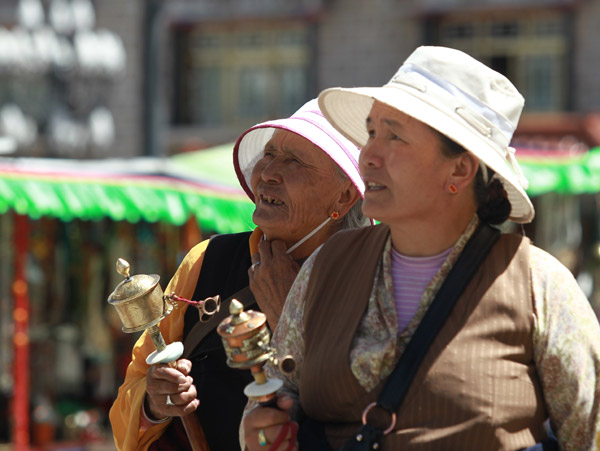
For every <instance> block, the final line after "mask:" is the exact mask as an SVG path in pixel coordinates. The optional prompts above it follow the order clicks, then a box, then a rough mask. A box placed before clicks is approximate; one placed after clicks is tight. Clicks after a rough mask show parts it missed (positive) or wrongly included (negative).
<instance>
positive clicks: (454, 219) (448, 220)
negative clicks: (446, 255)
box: [388, 211, 474, 257]
mask: <svg viewBox="0 0 600 451" xmlns="http://www.w3.org/2000/svg"><path fill="white" fill-rule="evenodd" d="M473 214H474V212H473V211H464V212H463V213H454V214H451V215H446V217H445V218H444V217H443V216H440V217H438V218H436V219H435V220H431V219H428V220H423V221H419V220H413V221H411V220H403V221H401V222H399V223H397V224H388V225H389V227H390V234H391V237H392V246H393V247H394V249H395V250H396V251H398V252H399V253H401V254H403V255H407V256H411V257H427V256H431V255H437V254H439V253H440V252H443V251H445V250H446V249H448V248H449V247H451V246H453V245H454V243H456V241H458V239H459V238H460V236H461V235H462V234H463V233H464V231H465V229H466V228H467V226H468V225H469V222H470V221H471V219H472V218H473Z"/></svg>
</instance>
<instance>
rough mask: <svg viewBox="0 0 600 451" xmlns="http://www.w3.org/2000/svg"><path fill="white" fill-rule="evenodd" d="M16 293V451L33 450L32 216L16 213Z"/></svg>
mask: <svg viewBox="0 0 600 451" xmlns="http://www.w3.org/2000/svg"><path fill="white" fill-rule="evenodd" d="M14 218H15V225H14V236H15V280H14V282H13V286H12V289H13V295H14V305H15V307H14V312H13V318H14V322H15V323H14V324H15V326H14V330H15V332H14V338H13V344H14V350H15V351H14V397H13V412H14V421H13V435H12V437H13V443H14V445H15V450H16V451H26V450H28V449H29V292H28V289H27V277H26V267H27V251H28V248H29V218H28V217H27V216H23V215H18V214H15V216H14Z"/></svg>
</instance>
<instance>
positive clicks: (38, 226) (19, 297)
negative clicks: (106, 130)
mask: <svg viewBox="0 0 600 451" xmlns="http://www.w3.org/2000/svg"><path fill="white" fill-rule="evenodd" d="M231 155H232V153H231V147H230V146H225V147H219V148H214V149H209V150H207V151H206V152H204V151H200V152H193V155H192V154H190V155H181V156H178V157H172V158H164V159H154V158H136V159H127V160H123V159H110V160H101V161H98V160H97V161H89V160H86V161H83V160H81V161H74V160H60V159H33V158H23V159H19V158H2V159H0V254H1V255H0V274H2V276H1V277H0V368H1V369H0V394H1V393H2V392H5V393H6V394H7V396H6V397H7V398H9V399H8V401H9V402H10V405H11V414H12V415H11V417H12V420H13V421H12V424H11V430H10V432H9V435H10V438H11V441H12V442H13V444H14V445H16V446H17V449H20V448H19V447H20V446H25V447H26V446H28V444H29V443H30V441H33V444H34V445H35V444H37V445H40V444H41V443H44V442H47V441H48V440H54V439H61V440H69V439H71V440H72V439H76V438H78V439H80V438H81V437H82V434H80V433H76V432H75V429H79V430H84V429H86V430H87V432H86V434H87V435H88V437H87V438H88V439H91V438H90V437H89V435H90V432H89V430H90V427H89V426H90V423H91V422H92V420H93V419H94V418H95V420H93V421H95V422H96V423H97V424H96V426H99V425H100V424H101V423H102V422H103V421H105V418H103V416H104V417H105V413H106V410H107V405H108V404H109V403H110V399H111V396H112V394H114V392H115V390H116V387H117V386H118V383H119V381H118V378H119V376H120V375H119V374H117V375H115V374H109V375H108V376H106V375H105V373H111V372H114V371H113V369H114V368H115V366H116V367H118V368H119V370H120V372H121V373H122V372H123V371H124V368H125V366H126V364H127V360H126V359H127V358H128V357H127V356H126V354H128V353H129V349H130V346H131V342H132V338H130V337H124V335H125V334H122V333H121V332H120V330H118V328H116V326H114V327H113V325H112V324H111V318H110V316H109V315H110V310H108V312H107V309H106V308H105V306H104V305H105V304H106V302H105V298H106V294H107V293H106V290H107V288H106V287H107V286H112V285H114V283H115V277H118V274H116V272H115V271H114V260H116V257H117V256H123V257H127V258H128V259H129V260H130V261H131V262H132V263H133V264H134V265H137V266H133V268H134V270H135V271H137V272H156V273H159V274H161V275H162V277H163V281H164V280H165V279H167V280H168V277H170V275H172V273H173V272H174V270H175V269H176V265H177V263H178V259H180V258H181V257H182V256H183V254H184V253H185V252H186V251H187V250H188V249H189V248H190V247H191V246H192V245H194V244H195V243H196V242H198V241H199V240H200V239H201V238H202V237H203V236H207V235H209V234H212V233H232V232H238V231H244V230H248V229H249V228H251V226H252V222H251V214H252V211H253V204H252V203H251V202H250V201H249V200H248V198H247V196H246V194H245V193H244V192H243V191H242V189H241V188H240V187H239V185H238V182H237V177H236V176H235V173H234V170H233V167H232V164H231ZM192 160H193V164H192V163H191V161H192ZM110 262H113V263H112V264H111V263H110ZM113 273H114V274H113ZM163 283H164V284H166V281H164V282H163ZM113 329H114V330H113ZM124 340H127V341H126V342H124ZM119 346H121V347H122V348H124V349H125V348H128V349H127V350H126V351H124V352H123V353H122V355H121V357H119V356H118V355H117V354H116V353H115V352H114V349H113V348H115V347H119ZM41 355H43V356H44V357H43V358H40V356H41ZM78 356H79V358H78ZM119 358H121V359H122V360H123V361H119V360H118V359H119ZM40 374H44V377H43V378H41V377H40ZM44 379H45V380H46V381H47V382H44ZM90 379H92V380H95V381H96V382H98V385H94V384H93V382H92V381H90ZM92 398H94V399H92ZM94 404H96V405H98V404H102V407H104V410H102V409H99V410H98V409H90V408H89V406H93V405H94ZM0 407H1V404H0ZM98 411H100V412H101V413H100V414H98V413H97V412H98ZM82 412H87V413H86V414H85V415H83V414H82ZM91 412H96V413H91ZM0 413H3V412H0ZM86 415H87V416H86ZM94 416H96V417H94ZM86 418H87V419H86ZM59 422H60V423H61V425H62V430H59V428H57V423H59ZM69 427H70V428H71V429H72V431H71V432H69V431H67V432H65V431H66V430H67V429H68V428H69ZM30 430H31V431H32V434H31V437H32V438H31V439H30V432H29V431H30ZM57 431H58V432H57ZM0 435H1V434H0ZM2 441H3V439H2V437H1V436H0V443H1V442H2Z"/></svg>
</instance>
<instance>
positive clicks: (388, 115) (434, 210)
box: [359, 102, 453, 225]
mask: <svg viewBox="0 0 600 451" xmlns="http://www.w3.org/2000/svg"><path fill="white" fill-rule="evenodd" d="M366 126H367V131H368V133H369V139H368V141H367V144H366V145H365V146H364V147H363V149H362V151H361V153H360V158H359V168H360V173H361V175H362V177H363V180H364V181H365V185H366V191H365V198H364V201H363V212H364V214H365V215H366V216H369V217H373V218H375V219H378V220H379V221H381V222H384V223H386V224H389V225H394V224H402V223H404V224H406V223H407V222H412V221H417V222H419V221H423V220H425V221H435V220H436V215H437V214H438V212H439V211H440V210H439V208H440V206H441V205H442V202H445V201H447V196H446V194H445V186H446V183H447V180H448V174H450V173H451V172H452V167H453V162H452V160H451V159H449V158H447V157H444V156H443V155H442V153H441V147H440V146H441V143H440V139H439V137H438V136H437V135H436V134H435V132H434V131H433V130H432V129H430V128H429V127H428V126H427V125H425V124H423V123H422V122H420V121H418V120H416V119H413V118H412V117H410V116H408V115H406V114H404V113H401V112H400V111H398V110H396V109H394V108H391V107H389V106H387V105H385V104H382V103H380V102H375V103H374V104H373V107H372V108H371V112H370V113H369V117H368V118H367V124H366ZM438 220H439V219H438Z"/></svg>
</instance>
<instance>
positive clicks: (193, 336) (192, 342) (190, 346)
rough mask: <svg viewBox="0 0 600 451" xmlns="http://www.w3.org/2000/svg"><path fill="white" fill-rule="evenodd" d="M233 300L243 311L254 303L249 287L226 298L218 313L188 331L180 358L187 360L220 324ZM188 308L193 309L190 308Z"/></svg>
mask: <svg viewBox="0 0 600 451" xmlns="http://www.w3.org/2000/svg"><path fill="white" fill-rule="evenodd" d="M233 299H237V300H238V301H240V302H241V303H242V304H243V305H244V310H248V308H249V307H251V306H252V305H254V304H255V303H256V299H254V295H253V294H252V291H250V287H249V286H248V287H244V288H242V289H241V290H239V291H237V292H236V293H234V294H233V295H231V296H230V297H228V298H227V299H226V300H225V301H223V302H221V307H220V308H219V311H218V312H216V313H215V314H214V315H212V316H211V317H210V319H209V320H208V321H204V322H202V321H198V322H197V323H196V324H194V327H192V329H191V330H190V331H189V333H188V334H187V336H186V337H185V340H183V354H182V356H181V357H182V358H184V359H187V358H188V357H189V356H190V355H191V353H192V352H193V351H194V349H196V346H198V345H199V344H200V342H201V341H202V340H203V339H204V337H206V336H207V335H208V334H209V333H211V332H212V331H213V330H215V329H216V328H217V326H218V325H219V324H221V321H223V320H224V319H225V318H227V317H228V316H229V306H230V305H231V301H232V300H233ZM188 308H194V307H192V306H190V307H188Z"/></svg>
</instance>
